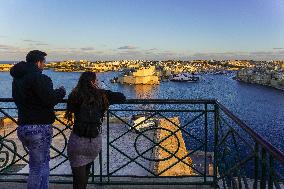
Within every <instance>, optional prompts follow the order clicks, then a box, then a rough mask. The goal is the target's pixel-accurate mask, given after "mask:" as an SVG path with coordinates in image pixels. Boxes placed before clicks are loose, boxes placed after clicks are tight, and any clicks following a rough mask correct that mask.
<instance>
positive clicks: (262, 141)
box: [216, 101, 284, 164]
mask: <svg viewBox="0 0 284 189" xmlns="http://www.w3.org/2000/svg"><path fill="white" fill-rule="evenodd" d="M216 104H217V105H218V106H219V108H220V109H221V110H222V111H223V112H224V113H225V114H226V115H227V116H228V117H230V118H231V119H232V120H233V121H234V122H235V123H237V124H238V126H240V127H241V128H242V129H243V130H244V131H246V132H247V133H248V134H249V135H250V136H251V137H252V138H253V139H254V140H255V141H256V142H257V143H258V144H260V145H261V146H262V147H263V148H264V149H265V150H267V151H268V152H269V153H270V154H272V155H273V156H274V157H275V159H277V160H278V161H280V162H281V163H282V164H284V154H283V153H282V152H281V151H280V150H278V149H277V148H275V147H274V146H273V145H272V144H271V143H270V142H268V141H267V140H266V139H264V138H263V137H261V136H260V135H259V134H258V133H256V132H255V131H254V130H253V129H251V128H250V127H249V126H247V125H246V124H245V123H244V122H243V121H242V120H240V119H239V118H238V117H236V116H235V115H234V114H233V113H232V112H231V111H230V110H228V109H227V108H226V107H225V106H224V105H222V104H221V103H220V102H219V101H216Z"/></svg>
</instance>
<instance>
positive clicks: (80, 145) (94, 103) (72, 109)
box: [65, 72, 125, 189]
mask: <svg viewBox="0 0 284 189" xmlns="http://www.w3.org/2000/svg"><path fill="white" fill-rule="evenodd" d="M124 101H125V96H124V95H123V94H122V93H118V92H111V91H109V90H103V89H100V88H99V87H98V85H97V80H96V74H95V73H93V72H84V73H83V74H82V75H81V77H80V79H79V82H78V84H77V86H76V87H75V88H74V89H73V91H72V92H71V94H70V95H69V97H68V101H67V111H66V115H65V116H66V118H67V120H68V121H69V122H72V123H74V127H73V131H72V132H71V135H70V138H69V141H68V146H67V153H68V157H69V161H70V165H71V168H72V173H73V188H74V189H85V188H86V187H87V182H88V177H89V173H90V167H91V165H92V162H93V161H94V159H95V158H96V157H97V156H98V154H99V152H100V150H101V147H102V138H101V125H102V121H103V120H102V119H103V116H104V113H105V111H106V110H107V109H108V107H109V105H110V104H114V103H121V102H124ZM73 114H74V117H73Z"/></svg>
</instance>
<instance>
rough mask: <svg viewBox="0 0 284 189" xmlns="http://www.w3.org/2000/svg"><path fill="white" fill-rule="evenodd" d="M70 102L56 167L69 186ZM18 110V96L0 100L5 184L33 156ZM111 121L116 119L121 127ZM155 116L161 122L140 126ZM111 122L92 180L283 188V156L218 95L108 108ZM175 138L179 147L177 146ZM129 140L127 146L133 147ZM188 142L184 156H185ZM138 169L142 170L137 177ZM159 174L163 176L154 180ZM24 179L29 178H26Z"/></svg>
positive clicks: (58, 133)
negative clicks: (20, 135) (19, 131)
mask: <svg viewBox="0 0 284 189" xmlns="http://www.w3.org/2000/svg"><path fill="white" fill-rule="evenodd" d="M64 103H66V101H62V104H61V105H62V106H59V107H61V108H56V109H55V111H56V115H57V117H56V124H54V135H53V143H52V146H51V161H52V163H51V164H52V166H51V167H50V170H51V182H61V183H62V182H69V183H70V182H72V181H71V180H70V177H71V172H70V173H58V170H61V169H62V167H64V166H65V167H66V166H67V167H68V166H69V163H68V157H67V154H66V146H67V142H68V135H69V134H70V132H71V128H72V126H70V125H67V124H66V120H64V118H63V117H62V116H61V115H60V113H62V111H64V110H65V108H64V107H63V106H64ZM148 105H151V106H148ZM62 107H63V108H62ZM16 111H17V109H16V108H15V106H14V104H13V100H12V99H0V118H1V117H5V120H9V123H8V124H10V125H9V127H7V126H5V124H4V126H2V127H1V129H2V130H1V129H0V181H3V180H5V181H7V179H8V180H9V179H10V181H14V179H17V181H19V179H18V177H16V176H23V175H25V176H26V175H27V172H25V171H21V169H20V168H23V167H25V166H26V165H27V163H28V153H27V151H26V149H25V148H24V147H23V146H21V143H20V142H19V140H18V139H17V136H16V126H17V120H16ZM137 113H144V114H145V119H144V120H143V121H142V122H140V123H139V124H136V125H133V124H132V123H130V122H129V121H128V120H129V117H130V116H131V115H133V114H137ZM174 117H178V119H177V120H178V121H177V120H174V119H173V118H174ZM112 120H116V122H117V126H118V127H115V124H113V123H112V122H111V121H112ZM150 120H155V121H156V122H158V123H159V124H156V125H155V126H153V127H150V128H144V129H142V130H139V129H138V128H139V127H140V126H142V125H143V124H144V123H146V122H148V121H150ZM161 120H163V122H162V121H161ZM159 121H160V122H159ZM2 123H4V122H3V121H2ZM162 123H163V124H165V123H166V125H167V127H164V126H163V125H162ZM105 126H106V127H104V130H103V132H104V133H105V135H104V136H106V138H105V140H106V141H105V144H106V148H103V149H102V152H101V153H100V156H99V159H98V161H96V162H94V165H95V164H98V165H99V170H98V171H96V168H95V166H93V168H92V173H91V175H90V177H91V180H90V181H89V182H90V183H100V184H169V181H170V180H171V179H172V180H171V181H170V184H203V185H213V186H215V187H216V188H217V187H219V188H281V187H283V186H284V185H283V183H284V182H283V178H284V176H283V174H284V155H283V153H282V152H280V151H279V150H277V149H276V148H275V147H273V146H272V145H271V144H270V143H269V142H267V141H266V140H265V139H263V138H262V137H261V136H259V135H258V134H257V133H256V132H254V131H253V130H252V129H251V128H249V127H248V126H247V125H246V124H244V123H243V122H242V121H241V120H240V119H238V118H237V117H236V116H234V115H233V114H232V113H231V112H230V111H229V110H228V109H227V108H226V107H224V106H223V105H222V104H220V103H219V102H218V101H216V100H175V99H167V100H162V99H157V100H156V99H149V100H138V99H133V100H128V101H127V102H126V103H124V104H120V105H116V106H114V107H111V108H110V109H109V110H108V111H107V114H106V123H105ZM114 128H115V129H117V130H112V129H114ZM4 130H5V132H4ZM135 130H136V131H137V132H133V131H135ZM159 134H160V135H162V136H160V135H159ZM181 136H182V137H181ZM170 142H172V143H173V144H175V145H172V146H171V145H170ZM146 143H147V145H146ZM123 145H128V146H127V149H125V148H122V147H123ZM184 146H185V147H186V153H180V151H181V149H183V148H184ZM157 153H158V154H157ZM159 153H161V154H163V156H161V154H159ZM114 156H116V157H114ZM161 164H163V166H160V167H159V166H157V165H161ZM165 164H166V166H164V165H165ZM180 165H182V166H184V167H185V169H187V170H190V174H185V173H182V174H178V173H177V172H175V173H173V174H172V170H173V169H174V168H175V167H177V166H180ZM17 167H20V168H17ZM132 169H137V170H143V171H144V172H143V174H142V175H141V174H140V175H139V174H137V173H136V172H135V171H132ZM125 170H128V172H127V171H126V172H125ZM129 170H130V171H129ZM1 178H3V179H1ZM4 178H5V179H4ZM130 178H131V179H130ZM155 178H159V179H157V180H154V181H153V180H151V179H155ZM175 179H176V180H175ZM177 179H178V180H177ZM20 181H23V182H24V181H25V180H24V179H23V177H20Z"/></svg>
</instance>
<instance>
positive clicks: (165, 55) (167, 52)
mask: <svg viewBox="0 0 284 189" xmlns="http://www.w3.org/2000/svg"><path fill="white" fill-rule="evenodd" d="M32 49H40V50H43V51H46V52H47V53H48V59H49V60H62V59H89V60H107V59H157V60H160V59H236V58H237V59H259V60H262V59H284V1H283V0H100V1H99V0H97V1H95V0H84V1H83V0H80V1H79V0H29V1H26V0H5V1H4V0H3V1H1V6H0V60H20V59H24V57H25V54H26V53H27V52H28V51H29V50H32Z"/></svg>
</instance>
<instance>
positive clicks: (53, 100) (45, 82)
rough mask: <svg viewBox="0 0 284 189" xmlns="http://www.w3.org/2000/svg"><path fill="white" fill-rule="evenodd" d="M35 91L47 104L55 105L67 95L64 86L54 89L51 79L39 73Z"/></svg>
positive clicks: (35, 82)
mask: <svg viewBox="0 0 284 189" xmlns="http://www.w3.org/2000/svg"><path fill="white" fill-rule="evenodd" d="M34 91H35V93H36V94H37V95H38V97H39V98H40V99H41V101H42V103H43V104H44V105H46V106H52V107H53V106H55V105H56V104H57V103H58V102H59V101H60V100H62V99H63V98H64V96H65V95H66V92H65V89H64V88H59V89H55V90H54V89H53V84H52V81H51V79H50V78H49V77H48V76H46V75H44V74H38V75H37V76H36V78H35V81H34Z"/></svg>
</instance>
